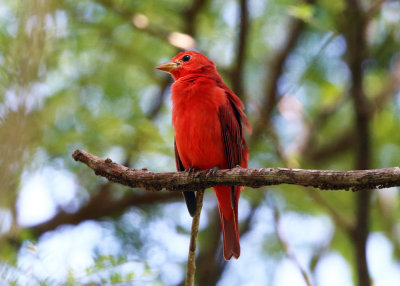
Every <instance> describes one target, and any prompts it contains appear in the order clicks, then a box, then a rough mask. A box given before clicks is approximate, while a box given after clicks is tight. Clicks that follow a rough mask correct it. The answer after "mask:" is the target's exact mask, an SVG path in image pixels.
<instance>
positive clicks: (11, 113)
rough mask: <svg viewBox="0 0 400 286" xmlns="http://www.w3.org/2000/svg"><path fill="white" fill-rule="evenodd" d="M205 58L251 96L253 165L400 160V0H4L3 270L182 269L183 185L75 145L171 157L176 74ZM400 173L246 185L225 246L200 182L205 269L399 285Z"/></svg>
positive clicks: (0, 88)
mask: <svg viewBox="0 0 400 286" xmlns="http://www.w3.org/2000/svg"><path fill="white" fill-rule="evenodd" d="M184 49H196V50H198V51H200V52H202V53H204V54H206V55H207V56H209V58H210V59H212V60H213V61H214V62H215V63H216V64H217V68H218V70H219V72H220V74H221V76H222V77H223V78H224V80H225V82H226V83H227V84H228V85H229V86H230V87H231V88H232V89H233V90H234V92H236V93H237V94H238V95H239V96H240V98H241V99H242V100H243V102H244V103H245V105H246V113H247V114H248V117H249V119H250V121H251V122H252V125H253V133H252V134H248V135H247V141H248V143H249V147H250V150H251V161H250V167H253V168H260V167H293V168H312V169H340V170H351V169H368V168H383V167H391V166H399V164H400V163H399V162H400V145H399V144H400V132H399V128H400V118H399V117H400V92H399V91H400V86H399V78H400V53H399V51H400V2H399V1H394V0H392V1H390V0H388V1H382V0H348V1H347V0H336V1H329V0H305V1H296V0H267V1H264V0H240V1H239V0H238V1H233V0H168V1H156V0H149V1H128V0H91V1H78V0H68V1H67V0H66V1H50V0H25V1H15V0H0V182H1V186H0V285H85V284H87V285H130V284H133V285H180V284H181V283H182V282H183V280H184V276H185V263H186V258H187V250H188V245H189V233H190V225H191V218H190V216H189V215H188V213H187V210H186V206H185V205H184V203H183V199H182V197H181V195H180V194H173V193H168V192H165V191H163V192H159V193H150V192H145V191H143V190H140V189H129V188H126V187H123V186H120V185H117V184H111V183H108V182H107V181H106V180H105V179H103V178H100V177H97V176H95V175H94V174H93V172H92V171H91V170H90V169H89V168H87V167H86V166H84V165H83V164H80V163H77V162H74V161H73V159H72V158H71V154H72V153H73V151H74V150H75V149H77V148H80V149H84V150H86V151H88V152H91V153H93V154H95V155H97V156H101V157H110V158H111V159H112V160H113V161H115V162H118V163H121V164H124V165H127V166H129V167H131V168H144V167H146V168H148V169H149V170H152V171H158V172H163V171H174V170H175V162H174V154H173V129H172V126H171V118H170V117H171V114H170V112H171V103H170V92H169V86H170V84H171V83H172V80H171V78H170V77H169V76H168V75H167V74H165V73H162V72H160V71H157V70H155V69H154V66H156V65H158V64H160V63H163V62H166V61H168V60H169V59H170V58H172V57H173V56H174V55H175V54H176V53H178V52H179V51H181V50H184ZM398 197H399V188H391V189H383V190H379V191H373V190H371V191H369V192H358V193H357V192H345V191H320V190H313V189H308V188H303V187H296V186H288V185H282V186H274V187H264V188H260V189H257V190H253V189H249V188H247V189H246V190H245V191H244V192H242V199H241V201H240V205H239V218H240V231H241V244H242V255H241V257H240V258H239V260H231V261H229V262H225V261H224V260H223V256H222V248H221V245H222V244H221V229H220V228H221V226H220V222H219V215H218V212H217V208H216V207H217V205H216V198H215V195H214V193H213V191H212V190H209V191H207V192H206V196H205V202H204V208H203V213H202V217H201V224H200V236H199V246H198V257H197V274H196V281H197V285H277V286H282V285H310V284H312V285H321V286H328V285H343V286H346V285H367V286H368V285H371V282H370V279H371V281H372V283H373V285H377V286H383V285H384V286H388V285H398V283H399V282H398V281H400V263H399V262H400V260H399V259H400V209H399V205H398Z"/></svg>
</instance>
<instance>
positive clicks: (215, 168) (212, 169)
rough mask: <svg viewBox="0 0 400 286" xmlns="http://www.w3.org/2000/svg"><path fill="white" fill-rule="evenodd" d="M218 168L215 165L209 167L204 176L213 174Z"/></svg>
mask: <svg viewBox="0 0 400 286" xmlns="http://www.w3.org/2000/svg"><path fill="white" fill-rule="evenodd" d="M219 169H221V168H220V167H219V166H215V167H213V168H211V169H208V170H207V171H206V176H210V175H215V174H216V173H217V171H218V170H219Z"/></svg>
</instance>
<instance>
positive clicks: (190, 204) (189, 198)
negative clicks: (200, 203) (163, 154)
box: [174, 140, 196, 217]
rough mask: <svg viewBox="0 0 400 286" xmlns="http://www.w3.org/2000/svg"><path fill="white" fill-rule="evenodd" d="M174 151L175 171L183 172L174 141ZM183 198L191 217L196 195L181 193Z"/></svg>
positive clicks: (193, 212) (188, 192) (194, 208)
mask: <svg viewBox="0 0 400 286" xmlns="http://www.w3.org/2000/svg"><path fill="white" fill-rule="evenodd" d="M174 149H175V164H176V169H177V170H178V171H179V172H182V171H185V167H184V166H183V164H182V161H181V158H180V157H179V153H178V148H177V147H176V142H175V140H174ZM183 197H184V198H185V202H186V206H187V208H188V211H189V214H190V215H191V216H192V217H193V216H194V215H195V213H196V195H195V194H194V192H191V191H187V192H183Z"/></svg>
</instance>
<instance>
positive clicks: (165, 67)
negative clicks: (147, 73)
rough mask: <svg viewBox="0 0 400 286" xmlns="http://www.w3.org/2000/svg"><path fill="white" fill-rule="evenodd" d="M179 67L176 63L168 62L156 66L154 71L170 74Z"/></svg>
mask: <svg viewBox="0 0 400 286" xmlns="http://www.w3.org/2000/svg"><path fill="white" fill-rule="evenodd" d="M178 67H179V64H178V63H176V62H168V63H165V64H162V65H159V66H156V69H158V70H160V71H165V72H169V73H170V72H172V71H173V70H176V69H177V68H178Z"/></svg>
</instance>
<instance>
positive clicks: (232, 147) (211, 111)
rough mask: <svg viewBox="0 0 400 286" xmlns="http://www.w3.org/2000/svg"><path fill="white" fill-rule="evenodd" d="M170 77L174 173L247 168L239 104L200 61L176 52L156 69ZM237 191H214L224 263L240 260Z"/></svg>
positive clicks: (192, 208) (191, 200) (190, 202)
mask: <svg viewBox="0 0 400 286" xmlns="http://www.w3.org/2000/svg"><path fill="white" fill-rule="evenodd" d="M156 68H157V69H159V70H162V71H165V72H169V73H171V74H172V76H173V78H174V79H175V82H174V83H173V84H172V86H171V90H172V97H171V100H172V104H173V107H172V123H173V125H174V130H175V161H176V167H177V169H178V171H192V170H210V171H211V172H212V171H214V170H217V169H230V168H234V167H235V166H237V165H240V166H241V167H243V168H247V160H248V159H249V150H248V148H247V144H246V141H245V139H244V137H243V132H242V125H244V127H246V128H247V129H248V130H250V128H251V127H250V123H249V121H248V120H247V118H246V115H245V114H244V112H243V109H244V106H243V103H242V102H241V101H240V99H239V98H238V97H237V96H236V95H235V94H234V93H233V92H232V90H230V89H229V87H227V86H226V84H225V83H224V82H223V81H222V78H221V77H220V76H219V74H218V72H217V70H216V68H215V64H214V63H213V62H212V61H210V60H209V59H208V58H207V57H206V56H204V55H202V54H200V53H197V52H194V51H187V52H182V53H180V54H178V55H177V56H175V57H174V58H173V59H172V60H171V61H170V62H168V63H165V64H162V65H159V66H157V67H156ZM242 188H243V187H214V190H215V194H216V196H217V199H218V206H219V214H220V218H221V223H222V230H223V252H224V258H225V259H226V260H229V259H231V257H232V256H233V257H234V258H238V257H239V256H240V243H239V230H238V203H239V197H240V190H241V189H242ZM183 195H184V198H185V201H186V205H187V207H188V210H189V213H190V215H191V216H193V215H194V214H195V212H196V197H195V194H194V192H184V193H183Z"/></svg>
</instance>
